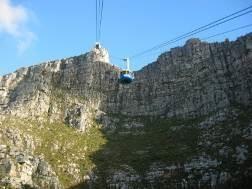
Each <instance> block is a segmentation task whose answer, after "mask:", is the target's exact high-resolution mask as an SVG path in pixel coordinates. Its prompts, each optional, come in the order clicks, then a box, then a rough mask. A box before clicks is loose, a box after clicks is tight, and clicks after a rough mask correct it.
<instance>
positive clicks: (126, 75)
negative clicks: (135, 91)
mask: <svg viewBox="0 0 252 189" xmlns="http://www.w3.org/2000/svg"><path fill="white" fill-rule="evenodd" d="M123 61H124V62H125V64H126V69H125V70H122V71H121V72H120V76H119V81H120V83H122V84H129V83H131V82H132V81H133V80H134V74H133V72H131V71H130V69H129V58H125V59H123Z"/></svg>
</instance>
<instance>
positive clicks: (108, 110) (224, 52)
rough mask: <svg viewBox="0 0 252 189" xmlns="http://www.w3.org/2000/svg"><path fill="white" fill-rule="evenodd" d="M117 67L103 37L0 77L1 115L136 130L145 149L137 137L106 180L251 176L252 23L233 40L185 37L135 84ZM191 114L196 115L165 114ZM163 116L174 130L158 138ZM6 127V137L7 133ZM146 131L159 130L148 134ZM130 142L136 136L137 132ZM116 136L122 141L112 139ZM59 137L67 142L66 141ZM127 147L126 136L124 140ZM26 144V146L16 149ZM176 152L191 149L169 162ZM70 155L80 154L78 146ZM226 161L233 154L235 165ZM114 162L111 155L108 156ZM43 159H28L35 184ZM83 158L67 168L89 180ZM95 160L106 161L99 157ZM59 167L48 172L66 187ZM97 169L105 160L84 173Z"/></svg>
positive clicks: (216, 180)
mask: <svg viewBox="0 0 252 189" xmlns="http://www.w3.org/2000/svg"><path fill="white" fill-rule="evenodd" d="M119 72H120V69H119V68H117V67H115V66H113V65H112V64H110V60H109V53H108V51H107V50H106V49H105V48H104V47H102V46H101V45H100V44H96V46H94V48H92V49H91V51H90V52H88V53H86V54H83V55H80V56H76V57H71V58H66V59H61V60H56V61H50V62H46V63H43V64H40V65H35V66H31V67H28V68H21V69H19V70H17V71H16V72H14V73H11V74H8V75H5V76H2V77H0V115H1V116H2V117H5V116H15V117H16V118H25V119H27V118H29V119H31V120H36V121H44V120H46V121H48V122H50V123H55V122H57V123H58V122H63V123H65V124H66V125H68V126H69V127H73V128H75V129H77V130H78V131H79V132H82V134H83V133H88V131H89V129H90V128H92V126H93V123H94V122H96V123H98V124H99V127H101V128H102V129H104V130H105V131H106V132H107V131H108V132H109V134H110V135H112V136H114V137H118V138H116V139H117V140H113V141H112V142H115V143H116V142H118V140H119V139H121V138H123V137H125V140H127V139H128V138H127V137H132V138H133V139H134V140H135V141H136V143H137V142H139V143H140V144H139V146H141V144H143V149H141V148H140V147H139V148H140V149H135V148H137V147H138V145H136V146H134V145H133V146H132V151H129V156H130V155H132V157H130V158H129V161H125V162H120V163H121V164H119V165H116V167H106V169H105V170H107V171H108V172H106V174H107V176H106V178H101V180H103V181H104V182H107V183H106V184H107V185H106V186H109V187H119V188H120V187H126V188H131V184H132V183H131V182H134V183H137V186H139V187H140V188H141V187H142V188H143V187H147V186H145V185H143V184H142V182H143V181H146V182H148V183H149V185H148V186H157V187H158V186H159V185H155V184H154V185H151V184H153V183H155V182H162V184H161V186H165V184H167V182H168V181H169V184H168V186H170V187H172V183H173V182H175V181H176V182H177V181H178V183H177V184H179V186H181V187H184V188H185V187H192V188H195V187H199V186H201V187H203V188H204V187H205V186H206V185H207V186H208V185H209V186H210V185H211V186H212V187H215V186H219V185H222V184H224V183H226V182H228V181H229V180H230V179H231V180H232V178H240V176H241V175H246V176H247V177H248V178H249V177H250V176H251V174H250V173H251V171H250V170H251V169H252V167H251V164H250V163H249V161H251V157H252V156H251V139H252V137H251V136H252V134H251V133H252V130H251V124H252V121H251V118H250V117H251V116H247V117H246V116H243V114H246V115H247V114H249V113H250V112H251V111H248V110H249V109H251V106H252V34H251V33H250V34H247V35H246V36H243V37H240V38H238V39H237V40H236V41H232V42H230V41H228V40H226V41H224V42H220V43H207V42H204V41H200V40H199V39H190V40H188V41H187V42H186V43H185V45H184V46H182V47H176V48H172V49H171V50H170V51H168V52H164V53H162V54H161V55H160V56H159V57H158V58H157V60H156V61H155V62H153V63H151V64H149V65H147V66H145V67H143V68H142V69H141V70H139V71H135V73H134V75H135V80H134V81H133V82H132V83H131V84H128V85H123V84H120V83H119V82H118V75H119ZM241 107H242V108H241ZM241 109H243V110H242V111H241ZM1 116H0V118H1ZM244 117H245V118H246V119H245V118H244ZM192 118H194V119H196V120H197V122H181V123H180V122H179V124H177V123H176V124H175V123H173V122H166V121H167V120H173V119H183V120H191V119H192ZM0 120H1V119H0ZM146 120H147V121H146ZM153 120H154V121H153ZM160 120H161V121H160ZM224 123H225V124H224ZM1 124H2V125H4V123H1V122H0V125H1ZM158 124H161V125H162V124H163V125H162V127H163V126H164V128H165V129H167V130H165V131H163V130H160V132H157V133H156V135H157V136H156V141H155V139H152V137H153V136H154V133H155V127H158ZM147 126H148V127H147ZM149 127H150V128H152V127H153V130H152V132H153V135H152V134H151V133H148V131H149V130H148V128H149ZM0 129H1V128H0ZM120 129H121V130H120ZM146 129H147V130H146ZM187 129H189V131H191V133H190V132H187ZM190 129H191V130H190ZM49 130H50V129H49ZM118 130H119V131H118ZM185 131H186V132H185ZM166 132H167V133H168V134H167V135H168V136H169V137H170V138H172V139H170V138H169V137H166V136H165V137H164V138H163V139H162V140H161V139H160V140H161V142H160V141H159V138H160V136H159V135H161V134H163V133H166ZM194 132H195V133H194ZM0 133H1V132H0ZM2 133H3V134H2V136H3V137H4V136H5V135H8V133H6V132H2ZM181 133H182V134H181ZM190 134H191V135H190ZM181 135H183V136H182V137H181ZM174 136H176V137H174ZM134 137H135V138H134ZM138 137H139V139H138ZM145 137H146V138H148V139H152V140H146V141H145V140H144V139H145ZM187 137H188V138H189V139H188V138H187ZM0 138H1V136H0ZM5 138H6V137H5ZM7 138H8V137H7ZM167 138H168V139H169V140H168V139H167ZM237 138H238V139H239V140H238V139H237ZM187 139H188V140H187ZM236 139H237V140H236ZM7 140H10V139H7ZM167 140H168V141H167ZM176 140H178V141H176ZM143 141H145V142H146V143H144V142H143ZM149 141H150V142H149ZM174 141H176V142H174ZM185 141H186V142H185ZM191 141H194V143H191ZM0 142H1V141H0ZM128 142H129V145H130V142H131V141H128ZM151 142H153V143H151ZM162 142H163V143H162ZM108 143H109V141H108ZM147 143H148V145H149V146H148V145H147ZM170 144H174V145H175V146H172V147H171V148H169V149H168V148H167V149H168V150H174V151H176V150H177V149H178V151H176V153H177V154H176V153H175V152H174V151H171V152H170V153H167V154H168V155H167V154H166V150H167V149H166V148H165V149H163V148H161V147H162V146H164V147H165V146H168V145H170ZM0 145H1V143H0ZM3 145H6V144H3ZM118 145H119V146H120V145H121V144H117V145H114V144H113V145H112V146H113V147H114V146H118ZM146 145H147V146H146ZM176 145H177V146H176ZM188 145H191V146H188ZM56 146H58V147H57V148H59V146H60V144H57V145H56ZM124 147H125V146H123V145H122V149H123V148H124ZM83 148H84V147H83ZM125 148H126V147H125ZM5 149H6V146H3V147H2V151H4V152H1V151H0V152H1V153H0V162H13V163H12V165H13V167H14V166H16V165H15V164H17V162H16V160H14V159H15V157H16V156H15V154H14V155H13V156H11V157H9V156H8V157H7V155H8V154H7V151H6V150H5ZM134 149H135V151H134ZM153 149H157V154H156V156H155V157H154V156H153V157H152V155H153V153H156V152H155V150H153ZM158 149H159V150H160V151H158ZM188 149H189V150H188ZM195 149H197V150H198V151H197V152H195V151H196V150H195ZM209 149H210V150H209ZM211 149H213V150H211ZM113 150H114V148H112V149H107V151H104V152H102V153H101V156H103V155H104V154H105V155H106V156H103V158H105V157H107V156H109V155H111V154H112V155H111V156H109V157H110V158H111V159H113V157H114V154H117V155H118V154H119V155H120V153H119V152H114V151H113ZM118 150H120V149H118ZM23 151H24V149H22V150H20V149H19V151H18V153H19V152H20V153H21V152H22V153H23ZM213 151H214V152H213ZM159 152H160V153H159ZM8 153H9V152H8ZM29 153H30V154H31V159H32V160H34V161H36V162H39V161H42V160H43V159H42V158H40V157H37V156H36V155H34V154H33V152H32V151H31V152H29ZM113 153H114V154H113ZM122 153H124V151H122ZM6 154H7V155H6ZM162 154H165V155H164V156H165V157H162V158H163V159H162V158H160V157H159V156H162ZM169 154H176V158H179V157H184V155H185V157H186V158H185V159H182V160H179V161H177V160H176V159H175V160H174V159H171V160H170V161H169V162H168V163H167V162H164V161H165V160H166V159H169V158H171V157H170V155H169ZM72 156H73V157H75V156H77V157H78V154H74V155H72ZM166 156H167V157H166ZM1 157H4V158H5V159H6V158H7V160H6V161H5V159H4V160H3V158H2V159H1ZM115 157H117V156H116V155H115ZM121 157H122V156H121ZM136 157H143V158H145V159H147V160H149V159H148V158H150V159H151V158H152V159H151V160H149V164H148V166H147V164H146V167H145V170H144V171H142V170H141V171H142V172H141V171H138V170H137V169H138V168H139V167H137V165H138V164H137V163H136V162H135V159H137V158H136ZM85 158H87V157H85ZM158 158H159V159H158ZM94 159H95V158H94ZM98 159H99V158H98ZM105 159H106V158H105ZM130 160H132V161H133V163H132V164H130ZM147 160H146V161H147ZM161 160H162V161H163V162H162V161H161ZM43 161H44V160H43ZM104 161H105V160H104ZM100 162H102V161H98V163H100ZM115 162H117V161H115ZM227 162H232V163H233V164H232V166H230V165H229V163H227ZM140 163H141V162H140ZM225 163H226V164H225ZM107 164H108V165H110V164H109V162H108V163H107ZM8 165H9V164H8ZM6 166H7V164H5V163H4V166H3V169H4V170H5V173H6V174H5V175H8V178H9V172H8V170H7V169H6ZM37 166H38V164H32V167H29V169H32V171H30V172H29V174H28V173H27V174H28V175H25V176H24V179H25V181H27V183H28V184H29V186H35V184H36V183H35V184H34V182H35V181H32V178H31V175H32V174H36V170H37V169H38V167H37ZM78 166H79V165H78V164H77V163H75V164H74V167H70V168H69V170H71V171H70V172H72V173H73V175H75V177H76V178H78V179H76V182H77V181H78V182H80V181H82V180H81V179H82V176H83V175H82V174H81V173H80V172H79V170H81V169H83V168H80V167H78ZM103 166H104V165H103ZM229 166H230V167H231V168H230V167H229ZM48 167H50V166H49V164H48ZM96 167H97V169H99V165H97V166H96ZM223 167H225V169H224V168H223ZM234 167H235V169H236V168H237V169H236V170H235V171H234V172H235V174H233V173H232V171H233V170H232V169H233V168H234ZM222 168H223V170H222ZM50 169H51V168H50ZM139 169H142V167H140V168H139ZM67 170H68V169H67ZM7 172H8V174H7ZM51 172H52V173H50V178H49V181H48V182H51V181H50V179H53V180H54V181H55V183H56V184H55V188H57V187H60V184H59V183H58V181H57V178H56V176H55V174H54V173H53V171H51ZM78 174H79V175H78ZM101 175H102V174H101ZM247 177H246V178H247ZM15 178H17V177H15ZM22 178H23V177H22ZM98 178H99V170H98V171H97V170H94V171H92V172H90V174H89V175H85V176H84V180H85V179H86V180H89V181H88V182H90V183H92V184H95V182H97V180H99V179H98ZM18 179H19V177H18ZM38 179H39V178H38ZM55 179H56V180H55ZM176 179H177V180H176ZM54 181H53V182H54ZM56 181H57V182H56ZM1 182H3V181H1V180H0V186H1ZM41 182H44V181H41ZM33 184H34V185H33ZM138 184H139V185H138ZM133 185H134V184H133ZM133 185H132V186H133ZM227 187H228V186H227ZM161 188H162V187H161Z"/></svg>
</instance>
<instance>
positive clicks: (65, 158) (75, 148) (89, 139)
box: [1, 117, 106, 187]
mask: <svg viewBox="0 0 252 189" xmlns="http://www.w3.org/2000/svg"><path fill="white" fill-rule="evenodd" d="M7 127H8V128H13V129H18V130H19V132H20V134H21V136H24V135H27V134H28V135H30V136H32V138H33V141H36V142H35V145H36V147H35V151H34V152H35V154H36V155H42V156H44V158H45V160H46V161H47V162H48V163H49V164H50V165H51V166H52V168H53V170H54V171H55V172H56V174H57V175H58V176H59V179H60V183H61V184H62V185H63V186H64V187H69V186H71V185H72V184H75V183H74V181H75V180H76V179H77V180H78V179H79V180H80V181H81V180H82V177H83V176H84V175H86V174H87V172H88V171H90V170H92V169H93V168H94V166H95V165H94V163H93V162H92V161H91V160H90V158H89V157H90V156H91V154H92V153H94V152H95V151H97V150H99V149H100V148H102V146H103V145H104V144H105V143H106V139H105V138H104V136H103V134H102V133H101V131H100V129H99V128H98V125H94V126H93V127H92V128H91V129H90V130H89V132H88V133H87V134H82V133H79V132H77V131H76V130H74V129H72V128H69V127H67V126H66V125H64V124H62V123H49V122H47V121H46V122H36V121H32V120H22V119H18V118H14V117H9V118H6V119H5V120H4V121H3V122H2V124H1V129H4V128H7ZM5 141H6V142H5V143H7V140H5ZM74 164H76V165H77V166H76V170H74V169H73V170H70V168H71V167H73V168H75V165H74ZM79 167H81V169H80V172H79V169H78V168H79ZM75 171H76V172H75ZM71 172H72V174H71ZM73 176H76V178H73ZM78 177H80V178H78Z"/></svg>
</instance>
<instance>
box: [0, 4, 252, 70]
mask: <svg viewBox="0 0 252 189" xmlns="http://www.w3.org/2000/svg"><path fill="white" fill-rule="evenodd" d="M250 5H252V2H251V0H104V14H103V15H104V17H103V22H102V34H101V43H102V45H103V46H104V47H106V48H107V49H108V50H109V52H110V54H112V55H113V56H115V57H126V56H132V55H134V54H136V53H138V52H141V51H143V50H146V49H148V48H151V47H153V46H155V45H157V44H160V43H162V42H164V41H167V40H169V39H172V38H174V37H176V36H178V35H181V34H183V33H185V32H188V31H191V30H193V29H195V28H197V27H199V26H202V25H204V24H207V23H209V22H211V21H214V20H217V19H219V18H221V17H224V16H226V15H229V14H231V13H233V12H236V11H238V10H240V9H243V8H246V7H248V6H250ZM251 23H252V13H250V14H248V15H246V16H244V17H241V18H238V19H236V20H233V21H231V22H229V23H226V24H223V25H222V26H219V27H216V28H214V29H211V30H209V31H207V32H203V33H200V34H198V35H196V36H195V37H199V38H205V37H208V36H210V35H213V34H216V33H220V32H223V31H226V30H229V29H233V28H235V27H239V26H243V25H246V24H251ZM251 31H252V27H249V28H246V29H242V30H239V31H236V32H233V33H229V34H226V35H223V36H219V37H215V38H212V39H209V41H222V40H223V39H225V38H229V39H231V40H234V39H235V38H236V37H238V36H240V35H243V34H246V33H248V32H251ZM185 41H186V39H185V40H182V41H179V42H177V43H174V44H172V45H170V46H167V47H165V48H162V49H159V50H158V51H155V52H151V53H148V54H146V55H144V56H142V57H138V58H136V59H134V60H132V61H131V63H132V68H133V69H134V70H138V69H140V68H141V67H143V66H144V65H146V64H148V63H150V62H152V61H153V60H155V59H156V57H157V55H158V54H160V53H161V52H163V51H166V50H169V49H170V48H171V47H175V46H178V45H183V44H184V42H185ZM94 43H95V0H72V1H63V0H0V57H1V60H0V75H4V74H7V73H10V72H13V71H15V70H16V69H18V68H20V67H27V66H30V65H34V64H38V63H42V62H44V61H47V60H54V59H61V58H66V57H70V56H76V55H80V54H82V53H85V52H87V51H89V50H90V48H92V46H93V45H94ZM111 61H112V63H113V64H116V65H118V66H122V63H121V62H120V60H118V59H116V58H112V60H111Z"/></svg>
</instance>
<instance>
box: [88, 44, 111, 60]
mask: <svg viewBox="0 0 252 189" xmlns="http://www.w3.org/2000/svg"><path fill="white" fill-rule="evenodd" d="M87 61H89V62H106V63H109V62H110V60H109V53H108V50H107V49H106V48H104V47H102V46H101V44H100V43H96V44H95V46H94V47H93V48H92V49H91V51H90V52H89V54H88V59H87Z"/></svg>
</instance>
